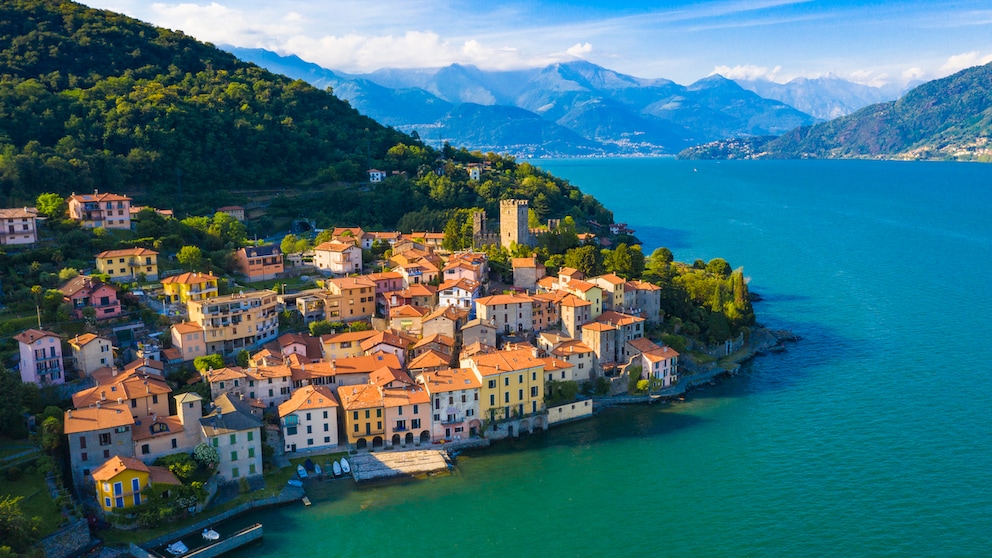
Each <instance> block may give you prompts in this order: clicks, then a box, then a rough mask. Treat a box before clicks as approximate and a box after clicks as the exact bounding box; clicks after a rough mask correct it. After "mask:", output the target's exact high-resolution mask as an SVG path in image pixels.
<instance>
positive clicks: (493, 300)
mask: <svg viewBox="0 0 992 558" xmlns="http://www.w3.org/2000/svg"><path fill="white" fill-rule="evenodd" d="M531 302H533V299H532V298H531V297H529V296H527V295H522V294H498V295H492V296H486V297H483V298H479V299H476V301H475V303H476V304H478V305H482V306H492V305H494V304H529V303H531Z"/></svg>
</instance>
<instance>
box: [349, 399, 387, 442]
mask: <svg viewBox="0 0 992 558" xmlns="http://www.w3.org/2000/svg"><path fill="white" fill-rule="evenodd" d="M338 400H340V401H341V407H340V408H341V414H342V417H343V418H344V420H343V422H344V432H345V435H347V436H348V443H349V444H355V447H357V448H358V449H365V448H367V447H369V445H370V444H371V446H372V447H373V448H381V447H382V445H383V439H384V437H385V434H386V429H385V417H384V416H383V414H384V413H383V411H384V409H385V405H384V402H383V397H382V388H381V387H379V386H376V385H372V384H365V385H356V386H341V387H339V388H338Z"/></svg>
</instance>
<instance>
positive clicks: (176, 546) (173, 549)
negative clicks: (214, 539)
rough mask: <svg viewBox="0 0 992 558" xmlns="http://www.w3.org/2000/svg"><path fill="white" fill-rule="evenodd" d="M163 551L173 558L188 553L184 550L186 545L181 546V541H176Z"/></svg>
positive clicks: (186, 549) (187, 550)
mask: <svg viewBox="0 0 992 558" xmlns="http://www.w3.org/2000/svg"><path fill="white" fill-rule="evenodd" d="M165 550H166V551H167V552H168V553H169V554H171V555H173V556H182V555H183V554H186V553H187V552H189V549H188V548H186V545H185V544H183V541H176V542H174V543H172V544H170V545H169V546H167V547H165Z"/></svg>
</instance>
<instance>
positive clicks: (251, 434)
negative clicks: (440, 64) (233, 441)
mask: <svg viewBox="0 0 992 558" xmlns="http://www.w3.org/2000/svg"><path fill="white" fill-rule="evenodd" d="M254 440H255V431H254V430H249V431H248V441H249V442H251V441H254Z"/></svg>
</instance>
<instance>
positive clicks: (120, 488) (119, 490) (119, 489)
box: [114, 482, 124, 495]
mask: <svg viewBox="0 0 992 558" xmlns="http://www.w3.org/2000/svg"><path fill="white" fill-rule="evenodd" d="M114 494H115V495H120V494H124V484H123V483H119V482H115V483H114Z"/></svg>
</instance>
